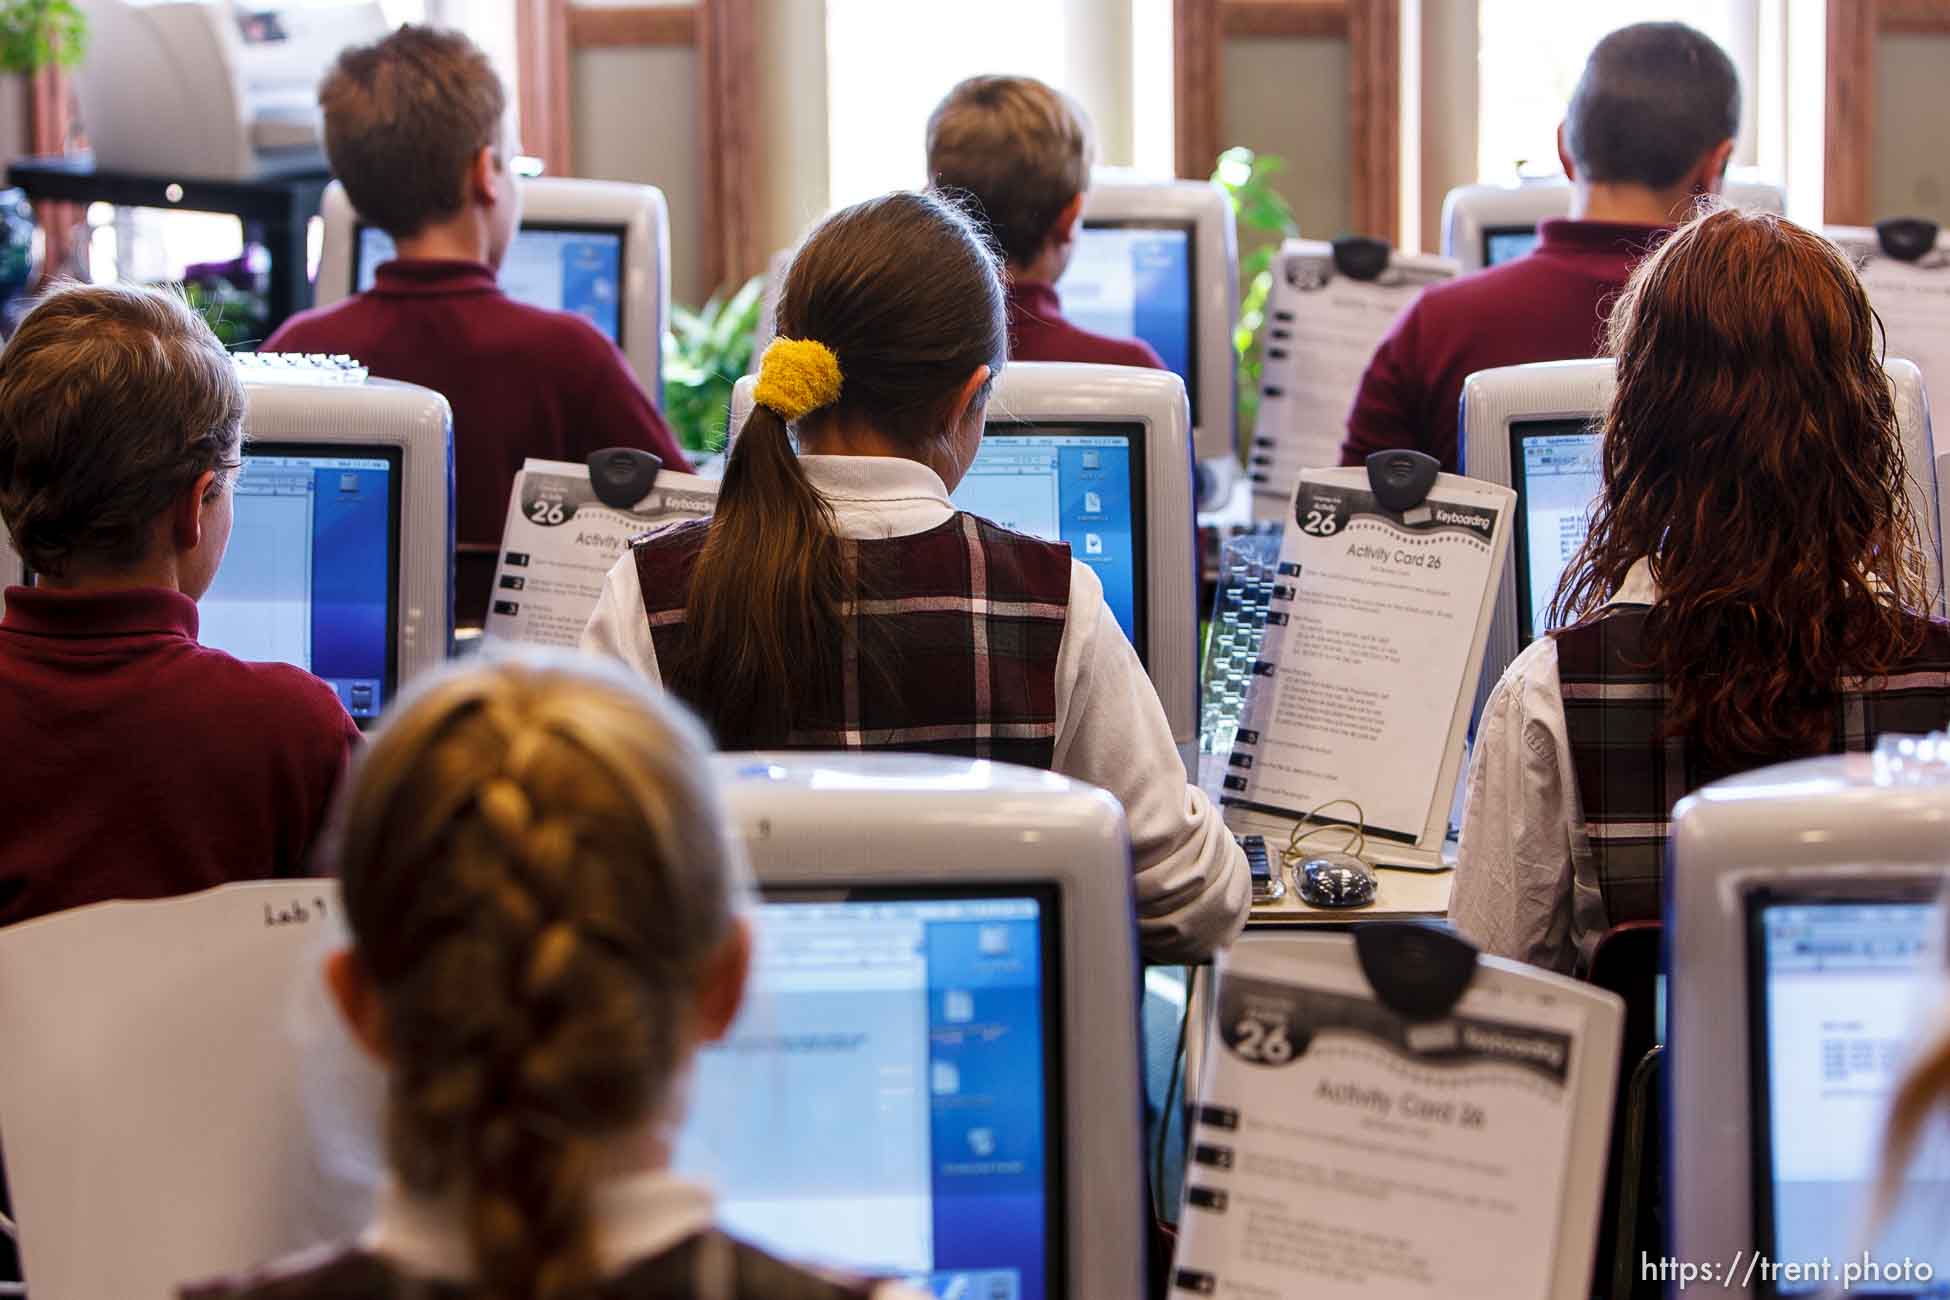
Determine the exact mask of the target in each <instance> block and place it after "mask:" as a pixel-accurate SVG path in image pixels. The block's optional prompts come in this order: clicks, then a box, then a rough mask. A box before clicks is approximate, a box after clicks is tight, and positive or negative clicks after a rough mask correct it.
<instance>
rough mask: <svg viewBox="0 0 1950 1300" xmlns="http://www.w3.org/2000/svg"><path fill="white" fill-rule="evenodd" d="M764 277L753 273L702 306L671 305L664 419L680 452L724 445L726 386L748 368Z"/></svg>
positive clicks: (666, 341)
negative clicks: (733, 291)
mask: <svg viewBox="0 0 1950 1300" xmlns="http://www.w3.org/2000/svg"><path fill="white" fill-rule="evenodd" d="M764 294H765V281H764V279H763V277H761V276H756V275H755V276H753V277H752V278H751V279H749V280H747V281H745V283H744V284H743V285H741V286H740V287H739V288H738V290H737V292H735V293H733V294H731V295H730V296H729V297H726V296H725V295H723V294H722V293H714V294H712V295H711V298H710V300H709V301H708V302H706V303H705V304H704V305H703V306H702V307H698V308H695V309H693V308H690V307H685V306H682V305H680V304H673V305H672V306H671V309H670V333H669V334H667V335H665V336H664V419H665V420H667V421H668V422H669V423H670V431H671V432H672V433H673V434H675V435H676V436H677V441H678V443H679V444H680V445H682V446H683V447H684V449H685V450H686V451H695V452H714V451H720V450H722V449H723V448H724V445H725V420H726V417H727V416H728V415H729V414H730V409H731V386H732V385H733V384H735V383H737V382H738V377H739V376H740V375H742V374H744V373H745V372H746V371H747V370H748V369H750V368H751V361H752V339H753V337H754V335H755V334H756V333H757V331H758V318H759V313H760V312H761V311H762V310H763V308H764Z"/></svg>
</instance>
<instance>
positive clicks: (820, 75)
mask: <svg viewBox="0 0 1950 1300" xmlns="http://www.w3.org/2000/svg"><path fill="white" fill-rule="evenodd" d="M758 42H759V46H758V61H759V69H760V72H759V80H758V148H759V158H760V159H761V161H762V166H761V167H760V168H759V171H760V173H761V174H760V176H759V177H758V178H757V184H758V195H759V209H758V214H759V235H760V237H761V240H762V242H763V245H764V247H765V248H766V249H768V250H770V249H780V248H788V247H790V246H792V245H793V244H795V243H797V242H798V240H799V236H800V235H802V234H804V233H805V232H806V229H807V227H809V226H811V225H812V224H813V223H814V222H815V221H817V220H819V218H820V217H821V216H823V215H825V212H826V196H827V192H828V189H829V188H830V187H829V185H828V181H829V172H828V169H827V142H826V16H825V5H824V4H822V3H819V2H818V0H759V30H758ZM914 147H915V150H916V152H917V153H918V152H919V151H920V148H921V144H920V128H919V127H918V126H917V127H916V128H915V145H914Z"/></svg>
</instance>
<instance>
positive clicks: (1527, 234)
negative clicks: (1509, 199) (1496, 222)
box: [1483, 226, 1537, 266]
mask: <svg viewBox="0 0 1950 1300" xmlns="http://www.w3.org/2000/svg"><path fill="white" fill-rule="evenodd" d="M1535 247H1537V227H1535V226H1490V227H1488V228H1486V229H1485V230H1484V231H1483V265H1484V266H1498V265H1501V264H1502V263H1504V262H1508V261H1510V260H1512V259H1513V258H1518V257H1522V256H1523V255H1524V254H1525V253H1528V252H1529V251H1530V250H1531V249H1533V248H1535Z"/></svg>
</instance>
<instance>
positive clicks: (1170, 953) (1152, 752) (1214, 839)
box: [1055, 563, 1252, 962]
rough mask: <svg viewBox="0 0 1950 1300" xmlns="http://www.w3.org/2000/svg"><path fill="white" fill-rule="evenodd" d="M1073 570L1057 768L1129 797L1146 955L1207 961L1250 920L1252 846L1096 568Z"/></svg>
mask: <svg viewBox="0 0 1950 1300" xmlns="http://www.w3.org/2000/svg"><path fill="white" fill-rule="evenodd" d="M1070 573H1071V578H1070V610H1069V619H1068V622H1067V624H1066V626H1065V627H1064V629H1063V647H1062V649H1061V651H1060V652H1059V653H1058V659H1057V677H1056V691H1057V695H1056V762H1055V767H1056V770H1057V771H1058V772H1061V773H1062V774H1063V775H1064V776H1068V777H1074V778H1075V779H1077V780H1079V781H1087V782H1089V783H1090V784H1091V785H1094V786H1099V787H1101V788H1103V789H1105V790H1108V791H1110V793H1111V794H1113V795H1115V796H1117V799H1118V801H1119V802H1120V803H1122V804H1123V805H1124V816H1125V819H1126V821H1127V822H1128V824H1129V826H1130V834H1131V866H1132V869H1133V871H1134V872H1135V873H1136V878H1135V882H1134V883H1135V892H1136V898H1137V915H1138V932H1139V936H1140V938H1141V940H1142V943H1143V948H1144V957H1145V960H1147V961H1152V962H1181V961H1200V960H1203V959H1204V958H1206V957H1208V956H1210V955H1211V954H1212V952H1213V951H1214V950H1215V949H1218V948H1222V947H1224V946H1225V945H1226V944H1228V943H1231V942H1232V940H1233V939H1234V938H1236V937H1237V936H1238V934H1239V931H1240V930H1241V929H1242V928H1243V927H1244V926H1245V924H1246V912H1247V909H1248V908H1250V907H1251V906H1252V879H1251V876H1250V874H1249V872H1248V870H1247V867H1246V855H1245V853H1244V851H1242V850H1241V849H1240V848H1239V846H1238V844H1237V843H1235V842H1234V841H1233V838H1232V835H1231V833H1230V832H1229V831H1227V830H1226V828H1225V825H1224V823H1223V822H1221V821H1220V820H1219V810H1218V809H1217V808H1215V807H1213V806H1212V803H1211V801H1210V800H1208V799H1207V798H1206V797H1205V795H1204V794H1203V793H1202V792H1201V791H1199V790H1198V789H1197V788H1196V787H1194V786H1191V785H1188V784H1187V783H1186V781H1185V764H1184V762H1183V761H1182V760H1181V759H1180V758H1179V756H1178V749H1177V746H1176V745H1174V744H1173V743H1172V739H1171V724H1170V723H1169V722H1167V721H1166V720H1165V710H1164V706H1163V705H1161V704H1160V703H1158V696H1157V692H1156V691H1154V690H1153V689H1152V687H1151V680H1150V678H1148V677H1146V676H1145V674H1144V667H1143V665H1142V664H1140V663H1139V662H1138V657H1137V652H1136V651H1134V650H1133V649H1131V643H1130V642H1129V641H1127V640H1125V638H1124V633H1123V630H1122V629H1121V628H1119V627H1118V625H1117V618H1116V616H1115V615H1113V614H1112V613H1111V611H1110V607H1109V606H1108V605H1106V604H1105V603H1104V590H1103V587H1102V585H1101V584H1100V583H1099V582H1098V580H1097V576H1096V575H1095V574H1094V573H1092V572H1091V571H1090V569H1089V568H1088V567H1087V566H1085V565H1082V564H1077V563H1072V565H1071V567H1070Z"/></svg>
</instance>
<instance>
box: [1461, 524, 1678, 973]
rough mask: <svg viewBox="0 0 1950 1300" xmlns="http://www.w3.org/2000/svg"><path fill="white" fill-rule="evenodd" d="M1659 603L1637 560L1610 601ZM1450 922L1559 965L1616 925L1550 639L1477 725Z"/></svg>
mask: <svg viewBox="0 0 1950 1300" xmlns="http://www.w3.org/2000/svg"><path fill="white" fill-rule="evenodd" d="M1658 599H1659V588H1658V584H1657V583H1656V582H1654V581H1653V578H1652V566H1651V565H1650V564H1648V563H1647V562H1646V561H1644V560H1640V561H1639V562H1638V563H1636V564H1634V565H1633V566H1632V568H1631V569H1630V571H1629V572H1627V573H1626V575H1625V581H1624V582H1623V583H1621V584H1620V585H1619V589H1618V592H1617V594H1616V595H1614V596H1613V597H1612V599H1611V602H1610V603H1611V604H1615V605H1651V604H1655V603H1656V602H1657V601H1658ZM1449 919H1450V920H1451V921H1452V922H1454V923H1455V926H1456V929H1458V930H1460V931H1461V932H1462V933H1463V935H1464V936H1465V937H1466V938H1468V939H1469V940H1470V942H1472V943H1474V944H1475V945H1476V946H1477V947H1478V948H1481V949H1482V950H1483V951H1485V952H1490V953H1495V954H1496V955H1498V956H1500V957H1510V958H1513V959H1515V960H1517V961H1522V962H1529V963H1530V964H1531V965H1533V966H1542V967H1543V968H1545V969H1546V970H1555V971H1569V970H1570V969H1571V968H1572V967H1573V966H1574V965H1575V964H1576V963H1577V959H1578V956H1579V954H1580V953H1583V954H1584V955H1586V956H1589V955H1590V949H1591V948H1592V947H1593V946H1594V945H1595V944H1596V943H1597V941H1598V939H1599V937H1600V936H1602V935H1603V934H1604V932H1605V930H1606V928H1607V927H1608V924H1609V922H1608V920H1607V918H1606V915H1605V903H1604V895H1603V894H1602V893H1601V892H1600V891H1599V888H1598V871H1597V866H1596V864H1595V863H1594V862H1593V860H1592V856H1591V841H1590V839H1589V838H1588V837H1587V836H1586V834H1585V829H1584V801H1583V800H1582V798H1580V796H1579V794H1578V781H1577V770H1576V769H1575V768H1574V767H1573V766H1572V763H1571V740H1570V735H1569V732H1568V730H1567V729H1566V727H1565V722H1564V693H1563V689H1562V687H1561V685H1560V684H1559V682H1558V676H1557V642H1556V641H1555V640H1553V639H1552V638H1550V637H1547V636H1540V637H1538V638H1537V639H1536V640H1535V641H1532V642H1531V643H1530V645H1529V646H1528V647H1526V648H1525V649H1524V651H1523V653H1522V654H1520V655H1518V656H1517V657H1516V658H1515V659H1514V660H1512V661H1511V663H1510V666H1509V667H1508V668H1506V669H1505V670H1504V672H1503V677H1502V679H1501V680H1499V681H1498V682H1497V684H1496V690H1495V691H1494V692H1492V693H1491V695H1490V699H1489V703H1488V704H1487V705H1485V706H1484V708H1483V717H1482V720H1481V721H1480V722H1479V723H1478V724H1477V728H1476V748H1475V752H1474V754H1473V755H1472V757H1471V759H1470V765H1469V792H1468V795H1467V796H1466V798H1465V800H1464V803H1463V821H1462V842H1461V844H1460V845H1459V846H1458V847H1457V854H1456V880H1455V888H1454V891H1453V892H1452V893H1451V894H1450V898H1449Z"/></svg>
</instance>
